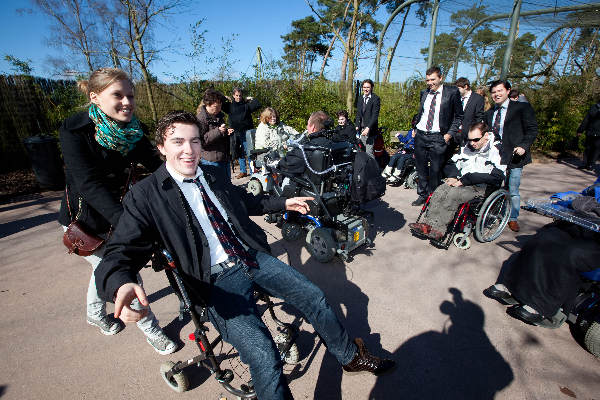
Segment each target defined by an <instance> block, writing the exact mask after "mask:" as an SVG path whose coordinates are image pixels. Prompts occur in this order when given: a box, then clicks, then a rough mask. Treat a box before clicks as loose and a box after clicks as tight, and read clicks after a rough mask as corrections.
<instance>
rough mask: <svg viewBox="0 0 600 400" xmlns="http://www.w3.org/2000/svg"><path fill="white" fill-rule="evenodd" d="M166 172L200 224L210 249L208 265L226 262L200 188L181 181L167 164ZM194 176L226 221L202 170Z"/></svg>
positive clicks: (224, 253)
mask: <svg viewBox="0 0 600 400" xmlns="http://www.w3.org/2000/svg"><path fill="white" fill-rule="evenodd" d="M167 171H169V174H171V176H172V177H173V179H174V180H175V182H176V183H177V185H178V186H179V188H180V189H181V192H182V193H183V196H184V197H185V199H186V200H187V202H188V204H189V205H190V208H191V209H192V211H193V212H194V215H195V216H196V219H197V220H198V222H199V223H200V227H201V228H202V230H203V231H204V235H206V240H208V247H209V249H210V260H211V262H210V265H215V264H218V263H220V262H225V261H227V259H228V258H229V256H228V255H227V253H226V252H225V249H224V248H223V246H222V245H221V242H220V241H219V238H218V237H217V232H215V230H214V228H213V227H212V224H211V223H210V220H209V219H208V215H207V213H206V207H204V201H203V200H202V195H201V194H200V188H199V187H198V185H196V184H195V183H187V182H184V181H183V180H184V179H186V178H185V177H184V176H182V175H180V174H179V173H178V172H177V171H175V170H174V169H172V168H170V167H169V164H167ZM196 176H197V177H199V178H200V183H201V184H202V185H203V186H204V190H206V194H208V197H210V199H211V200H212V202H213V203H215V206H216V207H217V208H218V209H219V211H220V212H221V215H223V218H225V221H228V220H229V217H228V216H227V213H226V212H225V209H224V208H223V206H222V205H221V203H220V202H219V200H218V199H217V196H215V194H214V193H213V191H212V190H211V189H210V186H208V183H207V182H206V179H204V174H203V173H202V170H201V169H200V168H198V169H197V170H196ZM228 223H229V222H228ZM230 226H231V224H230Z"/></svg>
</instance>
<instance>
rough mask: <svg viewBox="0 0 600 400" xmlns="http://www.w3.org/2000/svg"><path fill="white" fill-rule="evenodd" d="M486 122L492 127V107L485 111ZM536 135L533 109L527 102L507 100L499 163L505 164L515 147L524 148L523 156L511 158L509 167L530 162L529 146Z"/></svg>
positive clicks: (536, 128) (521, 166)
mask: <svg viewBox="0 0 600 400" xmlns="http://www.w3.org/2000/svg"><path fill="white" fill-rule="evenodd" d="M485 118H486V123H487V124H488V126H489V127H490V129H491V127H492V125H493V118H494V107H492V108H490V109H489V110H487V112H486V113H485ZM537 135H538V126H537V121H536V119H535V111H533V107H531V105H530V104H529V103H523V102H519V101H509V102H508V108H507V110H506V117H505V118H504V128H503V133H502V143H501V145H500V158H501V163H502V164H504V165H507V164H508V162H509V161H510V160H511V157H512V154H513V151H514V149H515V147H522V148H523V149H525V154H524V155H523V156H517V155H516V154H515V156H514V157H513V158H512V162H511V164H510V165H509V166H508V167H509V168H523V166H525V165H527V164H529V163H530V162H531V152H530V150H529V149H530V147H531V145H532V144H533V141H534V140H535V138H536V137H537Z"/></svg>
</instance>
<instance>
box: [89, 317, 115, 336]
mask: <svg viewBox="0 0 600 400" xmlns="http://www.w3.org/2000/svg"><path fill="white" fill-rule="evenodd" d="M87 323H88V324H90V325H92V326H97V327H98V328H100V332H102V334H104V335H116V334H117V333H119V332H121V330H123V324H121V322H120V321H118V320H116V319H115V317H113V316H111V315H105V316H103V317H102V318H100V319H95V318H92V317H90V316H89V315H88V317H87Z"/></svg>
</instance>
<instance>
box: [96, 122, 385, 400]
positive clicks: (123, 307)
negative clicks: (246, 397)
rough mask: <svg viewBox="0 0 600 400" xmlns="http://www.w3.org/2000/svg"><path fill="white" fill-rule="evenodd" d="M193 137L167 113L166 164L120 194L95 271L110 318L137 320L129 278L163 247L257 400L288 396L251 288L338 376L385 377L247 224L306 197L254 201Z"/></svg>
mask: <svg viewBox="0 0 600 400" xmlns="http://www.w3.org/2000/svg"><path fill="white" fill-rule="evenodd" d="M311 117H312V116H311ZM309 125H310V124H309ZM199 136H200V133H199V126H198V121H197V120H196V117H195V116H194V115H192V114H190V113H187V112H183V111H173V112H170V113H169V114H167V115H166V116H165V117H163V118H162V119H161V120H160V121H159V123H158V128H157V134H156V143H157V147H158V149H159V150H160V152H161V154H162V155H163V157H164V158H165V160H166V162H165V164H164V165H163V166H161V167H160V168H159V169H158V170H157V171H156V172H155V173H154V174H152V175H151V176H149V177H148V178H146V179H144V180H143V181H141V182H140V183H138V184H136V185H135V186H134V187H133V188H132V189H131V190H130V191H129V193H128V194H127V195H126V197H125V199H124V201H123V205H124V213H123V216H122V217H121V219H120V220H119V224H118V225H117V227H116V228H115V231H114V234H113V236H112V238H111V240H110V241H109V243H108V244H107V251H106V255H105V258H104V260H103V262H102V263H101V264H100V266H99V267H98V269H97V270H96V283H97V285H98V288H99V291H100V293H102V296H103V297H104V298H106V299H107V300H112V299H113V298H114V301H115V316H117V317H120V318H121V319H122V320H123V321H125V322H135V321H137V320H138V319H139V318H141V317H143V312H139V311H136V310H134V309H132V308H131V307H130V306H129V305H130V304H131V302H132V301H133V300H134V299H136V298H137V299H139V301H140V302H141V303H142V304H147V302H148V300H147V297H146V294H145V293H144V290H143V288H142V287H141V286H139V285H137V284H136V283H135V279H134V277H135V274H136V272H137V271H139V270H140V269H141V268H142V267H143V266H144V265H146V263H147V261H148V260H149V259H150V256H151V255H152V250H153V244H154V243H155V242H160V243H161V244H162V245H163V246H164V247H165V248H166V250H167V251H169V252H170V253H171V254H172V255H173V258H174V259H175V263H176V265H177V268H178V269H179V271H180V273H181V275H182V277H183V280H184V283H185V284H186V287H187V289H188V290H189V292H190V296H191V297H192V299H193V302H194V303H195V304H206V305H207V306H208V314H209V319H210V321H211V322H212V324H213V325H214V326H215V328H216V329H217V330H218V331H219V333H220V334H221V336H222V337H223V339H224V340H225V341H227V342H229V343H231V344H232V345H233V346H234V347H235V348H236V350H237V351H238V352H239V354H240V358H241V360H242V361H243V362H244V363H246V364H248V365H249V367H250V373H251V375H252V379H253V382H254V387H255V390H256V393H257V396H258V398H260V399H289V398H292V395H291V392H290V390H289V387H288V385H287V381H286V379H285V377H284V376H283V373H282V368H281V356H280V354H279V352H278V350H277V347H276V346H275V343H274V342H273V339H272V337H271V335H270V334H269V331H268V330H267V328H266V327H265V325H264V323H263V322H262V320H261V318H260V315H258V312H257V309H256V303H255V299H254V290H255V286H259V287H260V288H262V289H264V290H266V291H267V292H268V293H270V294H272V295H273V296H276V297H278V298H281V299H283V300H284V301H285V302H286V303H288V304H290V305H292V306H294V307H295V308H296V309H298V310H299V311H300V312H301V313H302V314H304V315H305V316H306V318H307V320H308V321H309V322H310V323H311V324H312V325H313V327H314V328H315V330H316V331H317V332H318V334H319V335H320V337H321V338H323V340H324V341H325V344H326V345H327V348H328V349H329V351H330V352H331V353H332V354H333V355H334V356H335V357H336V358H337V359H338V361H339V362H340V363H341V364H342V365H343V366H344V370H346V371H348V372H371V373H373V374H377V375H378V374H381V373H383V372H386V371H388V370H389V369H390V368H391V367H392V366H393V365H394V363H393V361H390V360H382V359H380V358H377V357H374V356H372V355H370V354H369V353H368V351H367V350H366V347H365V345H364V343H363V342H362V340H361V339H355V340H354V341H352V340H350V338H349V336H348V333H347V332H346V330H345V329H344V328H343V327H342V325H341V324H340V322H339V320H338V318H337V316H336V315H335V314H334V312H333V310H332V309H331V307H330V306H329V305H328V303H327V300H326V299H325V296H324V294H323V292H322V291H321V290H320V289H319V288H318V287H316V286H315V285H314V284H313V283H312V282H310V281H309V280H308V279H307V278H306V277H305V276H304V275H302V274H300V273H299V272H298V271H297V270H296V269H294V268H293V267H291V266H289V265H287V264H285V263H283V262H281V261H280V260H278V259H277V258H274V257H273V256H271V255H270V254H269V250H270V249H269V245H268V243H267V237H266V235H265V233H264V232H263V230H262V229H261V228H260V227H259V226H258V225H256V224H255V223H254V222H253V221H252V220H251V219H250V218H249V216H251V215H262V214H264V213H266V212H276V211H281V210H284V209H285V210H293V211H297V212H300V213H303V214H305V213H306V212H307V211H308V208H309V207H308V204H307V201H310V200H312V198H307V197H295V198H290V199H285V198H281V197H273V198H271V197H268V196H264V195H260V196H253V195H251V194H249V193H247V192H246V190H245V189H244V188H242V187H239V186H234V185H232V184H231V181H230V180H229V179H226V178H225V173H224V171H222V170H221V169H220V168H218V167H217V166H212V165H201V166H200V167H198V166H197V165H198V162H199V161H200V154H201V143H200V139H199Z"/></svg>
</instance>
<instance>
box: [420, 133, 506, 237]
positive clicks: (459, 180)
mask: <svg viewBox="0 0 600 400" xmlns="http://www.w3.org/2000/svg"><path fill="white" fill-rule="evenodd" d="M488 129H489V128H488V126H487V125H486V124H485V123H483V122H478V123H476V124H474V125H473V126H471V129H469V134H468V139H467V144H466V145H465V146H464V147H462V148H461V151H460V153H459V154H455V155H454V156H453V157H452V158H451V159H450V161H449V162H448V163H447V164H446V166H445V167H444V174H445V175H446V176H447V177H448V178H447V179H446V182H445V183H442V184H441V185H440V186H438V187H437V189H435V191H434V192H433V194H432V195H431V197H430V199H429V203H428V206H427V210H426V212H425V214H424V219H423V221H424V222H420V223H414V222H413V223H410V224H409V227H410V229H411V230H412V231H413V232H416V233H418V234H422V235H425V236H427V237H429V238H432V239H434V240H440V239H441V238H442V237H443V236H444V234H445V232H446V230H447V229H448V224H450V222H451V221H452V218H453V217H454V215H455V214H456V210H457V208H458V206H459V205H460V204H462V203H465V202H467V201H469V200H472V199H474V198H475V197H477V196H483V195H485V193H486V189H487V187H488V185H490V186H496V187H497V186H500V185H501V184H502V181H503V180H504V173H505V171H506V166H505V165H501V164H500V152H499V151H498V149H497V148H496V146H494V134H493V133H491V132H488Z"/></svg>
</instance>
